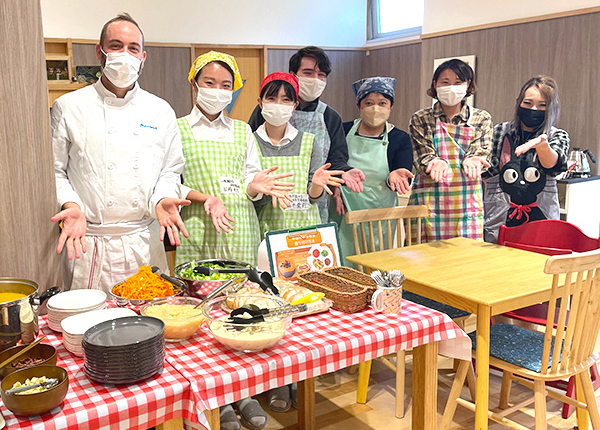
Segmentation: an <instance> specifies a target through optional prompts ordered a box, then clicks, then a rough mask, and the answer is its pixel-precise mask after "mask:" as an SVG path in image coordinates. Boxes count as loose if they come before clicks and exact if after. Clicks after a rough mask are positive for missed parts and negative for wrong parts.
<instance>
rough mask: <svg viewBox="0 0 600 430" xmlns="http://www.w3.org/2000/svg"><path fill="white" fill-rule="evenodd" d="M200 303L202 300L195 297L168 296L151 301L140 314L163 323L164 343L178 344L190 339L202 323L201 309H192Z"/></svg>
mask: <svg viewBox="0 0 600 430" xmlns="http://www.w3.org/2000/svg"><path fill="white" fill-rule="evenodd" d="M200 303H202V300H200V299H197V298H195V297H183V296H170V297H167V298H165V299H158V300H153V301H152V302H150V303H148V304H146V305H145V306H144V307H143V308H142V309H141V311H140V312H141V314H142V315H145V316H149V317H155V318H158V319H160V320H162V321H163V322H164V323H165V341H167V342H179V341H182V340H185V339H188V338H190V337H191V336H192V335H193V334H194V333H196V331H197V330H198V329H199V328H200V326H201V325H202V323H203V322H204V315H203V314H202V309H201V308H197V309H193V308H194V306H197V305H199V304H200Z"/></svg>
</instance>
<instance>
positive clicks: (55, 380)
mask: <svg viewBox="0 0 600 430" xmlns="http://www.w3.org/2000/svg"><path fill="white" fill-rule="evenodd" d="M59 382H60V381H59V380H58V378H48V379H46V380H45V381H44V382H40V383H39V384H33V385H24V386H22V387H18V388H11V389H10V390H6V391H5V394H19V393H22V392H23V391H28V390H32V389H34V388H37V387H44V388H52V387H54V386H55V385H58V383H59Z"/></svg>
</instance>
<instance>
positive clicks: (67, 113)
mask: <svg viewBox="0 0 600 430" xmlns="http://www.w3.org/2000/svg"><path fill="white" fill-rule="evenodd" d="M96 54H97V56H98V59H99V60H100V62H101V64H102V67H103V71H102V77H101V78H100V79H99V80H98V82H97V83H95V84H94V85H90V86H88V87H85V88H82V89H80V90H78V91H74V92H71V93H68V94H65V95H64V96H62V97H60V98H59V99H57V100H56V101H55V102H54V105H53V107H52V143H53V146H54V170H55V177H56V188H57V196H58V203H59V205H60V208H61V211H60V212H59V213H57V214H56V215H55V216H54V217H52V219H51V220H52V221H53V222H60V223H61V225H62V233H61V235H60V238H59V240H58V247H57V251H58V252H59V253H61V252H63V272H64V278H65V287H66V288H67V289H68V288H72V289H79V288H94V289H102V290H104V291H109V290H110V289H111V288H112V286H113V285H115V284H116V283H118V282H120V281H122V280H123V279H125V278H126V277H128V276H131V275H132V274H134V273H135V272H137V270H138V268H139V267H140V266H141V265H143V264H150V265H157V266H159V267H160V268H161V270H163V271H166V269H167V260H166V255H165V252H164V247H163V244H162V243H161V240H162V237H163V233H164V231H165V230H166V231H167V234H168V236H169V239H170V240H171V243H175V244H177V245H179V230H181V232H182V233H183V234H184V236H186V237H187V231H186V230H185V226H184V224H183V221H182V220H181V217H180V216H179V206H182V205H183V206H187V205H188V204H190V202H189V201H188V200H180V199H179V198H178V182H179V178H180V175H181V173H182V171H183V167H184V159H183V151H182V148H181V139H180V136H179V130H178V128H177V123H176V118H175V112H174V111H173V109H172V108H171V106H169V104H168V103H167V102H166V101H164V100H162V99H160V98H158V97H156V96H154V95H152V94H150V93H148V92H147V91H144V90H142V89H141V88H140V87H139V85H138V84H137V78H138V76H139V74H140V72H141V70H142V68H143V66H144V61H145V60H146V52H145V51H144V36H143V34H142V31H141V29H140V28H139V26H138V25H137V23H136V22H135V21H134V20H133V19H132V18H131V16H129V15H128V14H121V15H118V16H117V17H115V18H113V19H111V20H110V21H108V22H107V23H106V24H105V25H104V27H103V28H102V32H101V35H100V43H99V44H98V45H96Z"/></svg>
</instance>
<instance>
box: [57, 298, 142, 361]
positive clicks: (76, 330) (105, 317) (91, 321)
mask: <svg viewBox="0 0 600 430" xmlns="http://www.w3.org/2000/svg"><path fill="white" fill-rule="evenodd" d="M135 315H136V313H135V311H133V310H131V309H127V308H111V309H100V310H97V311H91V312H84V313H82V314H77V315H73V316H70V317H68V318H65V319H64V320H62V322H61V323H60V325H61V327H62V334H63V345H64V346H65V348H66V349H67V351H69V352H71V353H73V354H75V355H77V356H78V357H83V347H82V346H81V341H82V340H83V334H84V333H85V332H86V330H87V329H89V328H91V327H93V326H95V325H96V324H99V323H101V322H104V321H109V320H112V319H115V318H121V317H130V316H135Z"/></svg>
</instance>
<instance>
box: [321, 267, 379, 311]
mask: <svg viewBox="0 0 600 430" xmlns="http://www.w3.org/2000/svg"><path fill="white" fill-rule="evenodd" d="M324 272H325V273H327V274H329V275H334V276H339V277H340V278H344V279H347V280H349V281H352V282H355V283H357V284H360V285H362V286H364V287H367V303H370V302H371V296H372V295H373V293H374V292H375V290H376V289H377V284H376V283H375V281H374V280H373V278H371V277H370V276H369V275H366V274H364V273H363V272H359V271H358V270H354V269H352V268H350V267H330V268H329V269H325V270H324Z"/></svg>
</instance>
